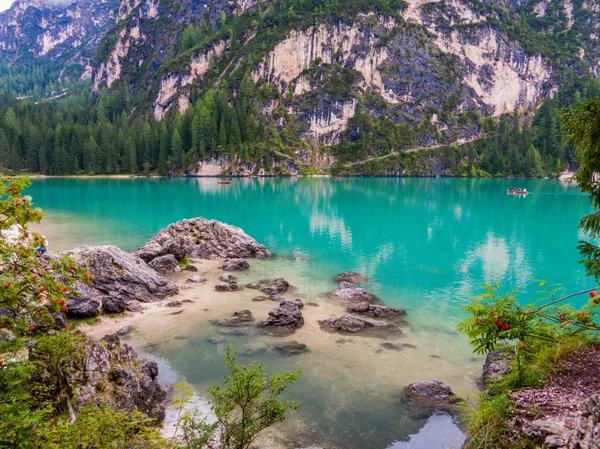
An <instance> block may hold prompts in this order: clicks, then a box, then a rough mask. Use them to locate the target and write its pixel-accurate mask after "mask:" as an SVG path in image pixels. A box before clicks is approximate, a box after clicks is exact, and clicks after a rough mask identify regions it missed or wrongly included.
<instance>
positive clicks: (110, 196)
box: [29, 179, 593, 449]
mask: <svg viewBox="0 0 600 449" xmlns="http://www.w3.org/2000/svg"><path fill="white" fill-rule="evenodd" d="M514 186H517V187H524V188H527V189H528V190H529V191H531V194H530V195H529V196H528V197H527V198H520V197H513V196H507V195H506V189H507V188H509V187H514ZM29 193H30V194H31V195H32V196H33V198H34V202H35V203H36V205H38V206H40V207H42V208H43V209H44V210H45V211H46V213H47V217H46V219H45V224H44V226H43V231H44V232H45V233H46V236H47V237H48V240H49V243H50V247H51V249H57V248H59V249H63V248H69V247H73V246H76V245H80V244H115V245H117V246H120V247H121V248H123V249H125V250H133V249H135V248H137V247H138V246H140V245H141V244H142V243H143V242H145V241H146V240H147V239H148V238H150V237H151V236H152V235H154V234H155V233H156V232H157V231H158V230H159V229H160V228H162V227H164V226H166V225H167V224H169V223H172V222H174V221H177V220H180V219H182V218H186V217H196V216H203V217H206V218H214V219H217V220H221V221H224V222H227V223H231V224H234V225H237V226H240V227H241V228H243V229H244V230H245V231H246V232H247V233H248V234H250V235H251V236H253V237H254V238H256V239H257V240H258V241H259V242H261V243H264V244H265V245H266V246H267V247H268V248H269V249H270V250H272V251H273V252H274V253H275V254H277V258H276V259H275V260H272V261H251V265H252V267H251V269H250V270H249V271H248V272H245V273H243V274H242V275H241V281H242V282H246V281H248V282H249V281H256V280H258V279H260V278H264V277H274V276H279V275H283V276H284V277H286V279H288V280H289V281H290V282H291V283H292V284H293V285H295V286H297V288H298V290H297V291H295V292H294V293H293V295H294V296H297V297H302V298H303V299H305V300H307V301H316V302H317V303H318V304H319V307H308V306H307V307H305V309H304V314H305V319H306V322H307V324H306V325H305V327H304V328H303V329H301V330H300V331H298V332H297V333H296V335H294V336H292V337H288V338H287V339H288V340H296V341H301V342H304V343H306V344H307V345H308V346H309V347H310V348H311V351H310V352H309V353H307V354H303V355H300V356H296V357H283V356H281V355H280V354H279V353H278V352H277V351H275V350H273V348H272V347H273V345H274V344H276V343H277V342H278V340H277V339H276V338H275V337H270V336H265V335H263V334H262V333H261V332H259V331H258V330H257V329H256V328H255V327H254V326H252V327H250V328H249V329H248V330H247V331H245V332H243V333H240V335H232V334H231V333H227V331H226V330H225V331H224V330H223V329H219V328H217V327H215V326H212V325H210V324H208V319H211V318H222V317H224V316H227V315H230V314H231V313H232V312H233V311H234V310H240V309H241V308H249V309H251V310H252V311H253V313H254V316H255V317H257V318H258V319H260V318H262V317H263V316H266V313H267V312H268V310H269V309H270V308H273V307H274V303H272V302H262V303H255V302H252V301H251V298H252V297H253V296H255V293H256V292H253V291H250V290H244V291H243V292H241V293H239V294H233V295H229V296H222V295H223V294H216V293H213V292H212V285H214V282H212V284H211V281H212V278H210V276H213V277H214V278H215V279H214V280H215V281H216V275H217V274H218V273H216V272H215V271H214V270H212V271H211V270H208V268H206V270H207V271H206V274H207V275H208V276H209V282H208V283H207V284H211V285H205V286H200V287H195V288H194V289H192V290H187V291H185V292H184V293H183V294H184V295H186V297H189V298H190V299H193V300H194V301H195V303H194V305H193V306H190V307H189V308H188V309H187V310H185V311H184V313H182V314H180V315H176V316H170V315H168V314H166V313H162V315H160V317H159V318H160V320H161V324H160V326H158V325H156V324H155V322H154V321H151V320H156V318H153V317H152V316H150V315H148V316H147V318H146V320H145V321H144V320H142V319H141V318H138V321H139V323H137V325H136V329H137V330H136V332H135V333H134V334H133V335H132V336H131V339H132V340H131V341H132V343H133V344H134V346H137V347H138V348H140V349H141V350H143V351H145V352H146V353H148V354H149V355H150V356H152V357H154V358H155V359H157V360H158V361H159V362H160V364H161V367H162V368H161V373H163V374H161V376H163V379H164V380H165V381H173V380H176V379H177V378H181V377H186V378H187V380H188V382H190V383H191V384H193V385H194V386H195V387H196V388H197V391H198V393H199V394H204V393H205V391H206V388H207V386H208V385H210V384H212V383H214V382H217V381H218V380H219V379H221V378H222V376H223V374H224V369H223V366H222V363H221V362H220V359H221V357H222V354H223V350H224V347H225V345H226V344H228V343H231V344H233V345H234V346H236V347H237V348H239V349H240V350H241V351H242V353H243V352H245V351H246V355H242V360H243V361H245V362H246V361H250V360H258V361H260V362H264V363H266V364H267V365H269V366H270V367H272V368H273V369H277V370H281V369H286V370H290V369H300V368H301V369H302V370H303V371H304V374H303V376H302V377H301V378H300V380H299V381H298V383H297V385H295V386H294V387H293V388H292V389H291V391H290V392H289V394H288V396H289V397H290V398H293V399H295V400H300V401H301V402H302V407H301V409H300V410H299V411H298V412H297V413H295V414H294V415H293V419H292V420H291V421H290V422H289V423H286V424H285V425H284V426H279V427H278V432H279V437H280V439H281V441H282V445H283V446H284V447H294V446H304V447H306V446H309V445H313V444H314V445H317V446H320V447H327V448H344V449H346V448H347V449H353V448H356V449H358V448H373V449H383V448H386V447H389V448H402V449H404V448H413V449H417V448H421V447H423V448H424V447H428V448H431V449H435V448H440V449H441V448H443V447H460V444H461V434H460V432H459V431H458V429H457V428H456V426H455V425H454V424H453V423H452V420H451V418H450V417H448V416H447V415H444V414H436V415H434V416H431V417H428V416H423V415H421V414H419V413H416V412H415V411H414V410H412V409H411V408H409V407H407V406H406V404H405V403H404V402H403V401H402V399H401V391H402V388H403V387H404V386H405V385H407V384H408V383H410V382H415V381H418V380H428V379H438V380H442V381H445V382H448V383H449V384H450V385H451V386H452V388H453V389H454V390H455V391H456V392H457V393H459V394H461V395H463V396H466V397H468V396H469V395H472V394H473V393H474V392H475V391H476V382H477V378H478V376H479V375H480V373H481V363H482V359H481V358H480V357H474V356H473V355H472V354H471V352H470V349H469V346H468V342H467V340H466V339H465V338H464V337H463V336H461V335H459V334H458V333H457V332H456V324H457V322H458V321H460V320H461V319H463V318H464V316H463V314H462V312H461V307H462V306H463V305H464V304H466V303H467V301H468V299H469V298H470V297H471V296H473V295H475V294H478V293H479V292H480V286H481V284H483V283H501V284H502V285H503V287H504V290H509V289H518V290H519V291H520V297H521V298H522V300H523V301H531V300H534V299H535V298H536V296H537V295H538V293H536V292H537V290H538V289H539V287H538V286H537V285H538V284H537V283H534V282H532V280H533V279H547V280H548V281H549V282H551V283H560V284H562V285H563V286H564V287H565V289H566V290H568V291H572V290H574V289H577V288H582V287H583V288H585V287H589V286H592V285H593V283H592V281H591V280H590V279H588V278H586V277H585V275H584V273H583V269H582V267H581V265H580V264H578V260H579V256H578V253H577V250H576V244H577V240H578V239H579V238H580V237H581V235H579V233H578V232H579V231H578V229H577V224H578V222H579V219H580V218H581V216H583V215H584V214H586V213H588V212H589V210H590V209H589V203H588V200H587V197H586V196H585V195H582V194H581V193H580V192H579V191H578V190H577V189H574V188H567V187H565V186H563V185H562V184H560V183H559V182H558V181H555V180H527V181H524V180H518V181H515V180H471V179H441V180H439V179H348V180H343V181H338V182H335V181H331V180H329V179H239V180H237V179H236V180H234V182H233V185H230V186H223V185H218V184H217V182H216V180H215V179H187V180H186V179H175V180H168V179H148V180H146V179H135V180H129V179H124V180H70V179H49V180H43V181H41V180H40V181H35V183H34V186H33V187H32V188H31V189H30V191H29ZM290 254H295V255H301V257H298V256H296V257H294V258H288V256H289V255H290ZM199 268H200V270H201V272H202V269H203V267H202V265H200V266H199ZM345 270H354V271H360V272H362V273H365V274H367V275H368V276H369V277H370V279H371V281H370V282H369V283H368V284H367V285H366V288H368V289H369V290H370V291H372V292H373V293H375V294H376V295H378V296H379V297H380V298H381V300H382V301H383V303H385V304H387V305H391V306H396V307H401V308H404V309H406V310H407V311H408V321H409V324H408V326H407V327H405V328H404V329H403V333H402V335H399V336H398V335H394V336H388V337H387V338H388V340H390V341H392V342H397V343H399V344H401V343H405V344H409V345H413V346H416V348H412V347H406V349H404V350H402V351H390V350H383V351H382V350H381V347H380V344H381V342H382V341H385V340H382V339H378V338H370V337H361V336H359V335H353V336H351V337H350V341H345V342H340V341H339V340H340V339H347V338H348V337H345V336H339V335H334V334H330V333H326V332H324V331H321V330H320V329H319V327H318V325H316V320H317V319H321V318H325V317H329V316H334V315H339V314H341V313H342V311H343V309H342V308H341V307H339V306H338V305H335V304H332V303H330V302H328V301H327V300H326V299H325V298H323V297H322V295H323V294H324V293H326V292H328V291H331V290H332V289H333V288H335V285H336V284H335V283H334V282H333V276H334V275H335V274H336V273H338V272H341V271H345ZM182 276H183V275H182ZM174 280H175V281H178V282H183V281H184V280H185V278H184V277H180V278H175V279H174ZM219 295H221V296H219ZM225 295H228V294H225ZM156 316H158V315H156ZM224 332H225V333H226V335H224ZM214 337H217V338H218V339H219V340H224V341H223V342H220V343H218V344H216V345H215V344H212V343H209V342H208V341H207V340H208V339H210V338H214Z"/></svg>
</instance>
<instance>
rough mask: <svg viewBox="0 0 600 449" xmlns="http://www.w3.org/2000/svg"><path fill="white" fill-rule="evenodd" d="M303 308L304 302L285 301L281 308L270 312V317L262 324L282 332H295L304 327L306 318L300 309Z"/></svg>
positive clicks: (280, 305)
mask: <svg viewBox="0 0 600 449" xmlns="http://www.w3.org/2000/svg"><path fill="white" fill-rule="evenodd" d="M302 307H303V304H302V301H300V300H299V299H296V300H295V301H288V300H287V299H286V300H283V301H281V302H280V303H279V307H277V308H276V309H273V310H271V311H270V312H269V316H268V317H267V318H266V319H265V320H263V321H262V322H261V323H260V324H261V326H264V327H275V328H278V329H282V330H288V331H294V330H295V329H299V328H301V327H302V326H303V325H304V317H303V316H302V312H301V311H300V309H301V308H302Z"/></svg>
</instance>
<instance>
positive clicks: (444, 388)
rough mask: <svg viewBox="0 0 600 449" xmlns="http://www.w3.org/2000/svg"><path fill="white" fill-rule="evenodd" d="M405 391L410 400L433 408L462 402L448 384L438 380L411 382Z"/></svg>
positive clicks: (448, 406)
mask: <svg viewBox="0 0 600 449" xmlns="http://www.w3.org/2000/svg"><path fill="white" fill-rule="evenodd" d="M404 393H405V395H406V397H407V398H408V399H409V400H411V401H414V402H417V403H418V404H419V405H422V406H428V407H433V408H442V409H444V408H451V407H453V406H454V405H456V404H457V403H459V402H461V399H460V398H459V397H458V396H456V395H455V394H454V392H453V391H452V389H451V388H450V387H449V386H448V385H446V384H445V383H443V382H439V381H437V380H430V381H425V382H417V383H414V384H410V385H409V386H408V387H406V389H405V390H404Z"/></svg>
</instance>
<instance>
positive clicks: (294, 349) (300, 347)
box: [275, 341, 309, 355]
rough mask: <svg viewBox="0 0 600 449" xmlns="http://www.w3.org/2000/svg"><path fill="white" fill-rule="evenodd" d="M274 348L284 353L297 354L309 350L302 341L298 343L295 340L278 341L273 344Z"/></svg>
mask: <svg viewBox="0 0 600 449" xmlns="http://www.w3.org/2000/svg"><path fill="white" fill-rule="evenodd" d="M275 349H276V350H277V351H279V352H281V353H282V354H284V355H297V354H303V353H305V352H308V351H309V349H308V346H306V345H305V344H304V343H298V342H297V341H286V342H285V343H278V344H276V345H275Z"/></svg>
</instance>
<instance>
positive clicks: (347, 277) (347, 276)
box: [335, 271, 369, 284]
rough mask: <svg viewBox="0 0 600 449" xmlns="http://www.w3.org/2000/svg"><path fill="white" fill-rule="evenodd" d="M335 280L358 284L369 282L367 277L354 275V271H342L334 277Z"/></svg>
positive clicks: (360, 274)
mask: <svg viewBox="0 0 600 449" xmlns="http://www.w3.org/2000/svg"><path fill="white" fill-rule="evenodd" d="M335 280H336V281H337V282H342V281H346V282H354V283H357V284H360V283H361V282H367V281H368V280H369V277H368V276H367V275H364V274H362V273H356V272H354V271H344V272H343V273H340V274H338V275H337V276H336V277H335Z"/></svg>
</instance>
